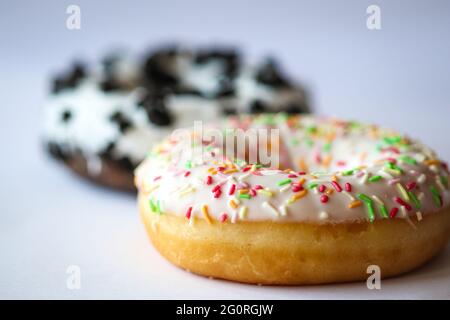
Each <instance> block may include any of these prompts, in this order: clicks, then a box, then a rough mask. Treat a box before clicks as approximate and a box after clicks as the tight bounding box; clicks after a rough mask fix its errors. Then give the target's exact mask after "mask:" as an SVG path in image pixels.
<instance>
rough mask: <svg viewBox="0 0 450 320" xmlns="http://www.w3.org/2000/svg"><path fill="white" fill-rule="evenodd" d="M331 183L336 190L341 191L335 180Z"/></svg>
mask: <svg viewBox="0 0 450 320" xmlns="http://www.w3.org/2000/svg"><path fill="white" fill-rule="evenodd" d="M331 184H332V185H333V187H334V188H335V189H336V191H337V192H342V188H341V186H340V185H339V183H337V182H336V181H331Z"/></svg>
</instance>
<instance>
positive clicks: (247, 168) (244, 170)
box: [242, 166, 252, 172]
mask: <svg viewBox="0 0 450 320" xmlns="http://www.w3.org/2000/svg"><path fill="white" fill-rule="evenodd" d="M251 168H252V167H251V166H248V167H245V168H244V169H242V172H247V171H248V170H250V169H251Z"/></svg>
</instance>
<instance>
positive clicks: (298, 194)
mask: <svg viewBox="0 0 450 320" xmlns="http://www.w3.org/2000/svg"><path fill="white" fill-rule="evenodd" d="M307 193H308V190H306V189H304V190H302V191H300V192H297V193H296V194H294V195H293V196H292V197H291V199H289V201H288V203H293V202H295V201H297V200H299V199H301V198H303V197H304V196H306V194H307Z"/></svg>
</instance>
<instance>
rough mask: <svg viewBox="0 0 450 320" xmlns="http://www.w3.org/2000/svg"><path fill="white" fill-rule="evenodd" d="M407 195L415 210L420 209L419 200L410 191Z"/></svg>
mask: <svg viewBox="0 0 450 320" xmlns="http://www.w3.org/2000/svg"><path fill="white" fill-rule="evenodd" d="M408 195H409V197H410V198H411V199H412V201H413V203H414V205H415V206H416V208H417V209H420V208H421V207H422V204H421V203H420V200H419V199H418V198H417V197H416V195H415V194H414V193H412V192H411V191H408Z"/></svg>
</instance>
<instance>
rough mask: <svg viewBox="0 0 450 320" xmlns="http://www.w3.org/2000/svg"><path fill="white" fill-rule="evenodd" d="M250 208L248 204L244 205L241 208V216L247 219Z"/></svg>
mask: <svg viewBox="0 0 450 320" xmlns="http://www.w3.org/2000/svg"><path fill="white" fill-rule="evenodd" d="M247 213H248V208H247V207H246V206H242V208H241V210H239V218H241V219H245V218H246V217H247Z"/></svg>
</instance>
